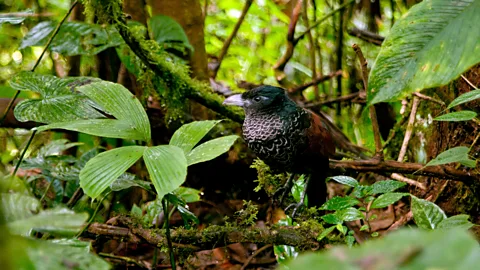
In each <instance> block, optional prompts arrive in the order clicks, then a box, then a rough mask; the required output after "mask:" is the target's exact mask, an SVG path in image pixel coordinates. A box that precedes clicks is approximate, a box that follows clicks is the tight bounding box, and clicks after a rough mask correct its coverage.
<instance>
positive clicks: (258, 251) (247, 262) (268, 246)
mask: <svg viewBox="0 0 480 270" xmlns="http://www.w3.org/2000/svg"><path fill="white" fill-rule="evenodd" d="M271 247H272V245H271V244H268V245H265V246H263V247H261V248H259V249H257V250H255V252H253V254H252V255H251V256H250V257H248V259H247V260H246V261H245V263H244V264H243V266H242V268H240V270H245V269H246V268H247V266H248V265H249V264H250V262H251V261H252V260H253V258H255V257H256V256H257V255H258V254H260V253H261V252H263V251H264V250H266V249H268V248H271Z"/></svg>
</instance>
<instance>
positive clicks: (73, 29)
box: [20, 21, 124, 56]
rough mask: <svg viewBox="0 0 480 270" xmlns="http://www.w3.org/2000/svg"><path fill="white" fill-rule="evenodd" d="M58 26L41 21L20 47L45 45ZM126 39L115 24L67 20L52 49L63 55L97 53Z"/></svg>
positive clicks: (52, 44) (54, 40) (51, 46)
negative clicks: (104, 24)
mask: <svg viewBox="0 0 480 270" xmlns="http://www.w3.org/2000/svg"><path fill="white" fill-rule="evenodd" d="M56 27H57V23H56V22H52V21H47V22H41V23H39V24H37V25H35V27H33V28H32V29H31V30H30V31H29V32H28V34H27V35H26V36H25V37H24V38H23V40H22V43H21V44H20V49H24V48H26V47H30V46H44V45H46V43H47V40H48V39H49V38H50V36H51V35H52V33H53V30H54V29H55V28H56ZM123 43H124V41H123V39H122V37H121V36H120V34H119V33H118V32H117V30H116V29H115V27H114V26H113V25H107V26H102V25H98V24H88V23H83V22H65V23H63V24H62V26H61V27H60V31H59V32H58V34H57V35H56V36H55V38H54V39H53V41H52V43H51V44H50V47H49V48H50V50H51V51H53V52H58V53H60V54H63V55H67V56H70V55H95V54H97V53H99V52H101V51H103V50H105V49H107V48H109V47H115V46H118V45H121V44H123Z"/></svg>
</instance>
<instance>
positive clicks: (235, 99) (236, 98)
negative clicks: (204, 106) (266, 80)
mask: <svg viewBox="0 0 480 270" xmlns="http://www.w3.org/2000/svg"><path fill="white" fill-rule="evenodd" d="M223 104H224V105H234V106H240V107H243V106H244V105H245V100H244V99H243V98H242V94H238V95H233V96H229V97H228V98H226V99H225V101H223Z"/></svg>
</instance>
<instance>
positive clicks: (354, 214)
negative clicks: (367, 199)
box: [335, 207, 365, 221]
mask: <svg viewBox="0 0 480 270" xmlns="http://www.w3.org/2000/svg"><path fill="white" fill-rule="evenodd" d="M335 215H336V216H337V217H338V218H339V219H340V220H342V221H355V220H359V219H364V218H365V216H364V215H363V213H362V212H360V211H359V210H358V209H356V208H353V207H349V208H346V209H342V210H337V211H336V212H335Z"/></svg>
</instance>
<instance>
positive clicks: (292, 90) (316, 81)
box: [288, 70, 343, 93]
mask: <svg viewBox="0 0 480 270" xmlns="http://www.w3.org/2000/svg"><path fill="white" fill-rule="evenodd" d="M342 74H343V72H342V71H341V70H337V71H335V72H332V73H330V74H328V75H325V76H320V77H317V78H315V79H314V80H312V81H310V82H308V83H305V84H302V85H300V86H297V87H294V88H290V89H288V92H289V93H296V92H299V91H302V90H305V89H307V88H308V87H310V86H312V85H317V84H319V83H321V82H324V81H327V80H330V79H331V78H333V77H337V76H341V75H342Z"/></svg>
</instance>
